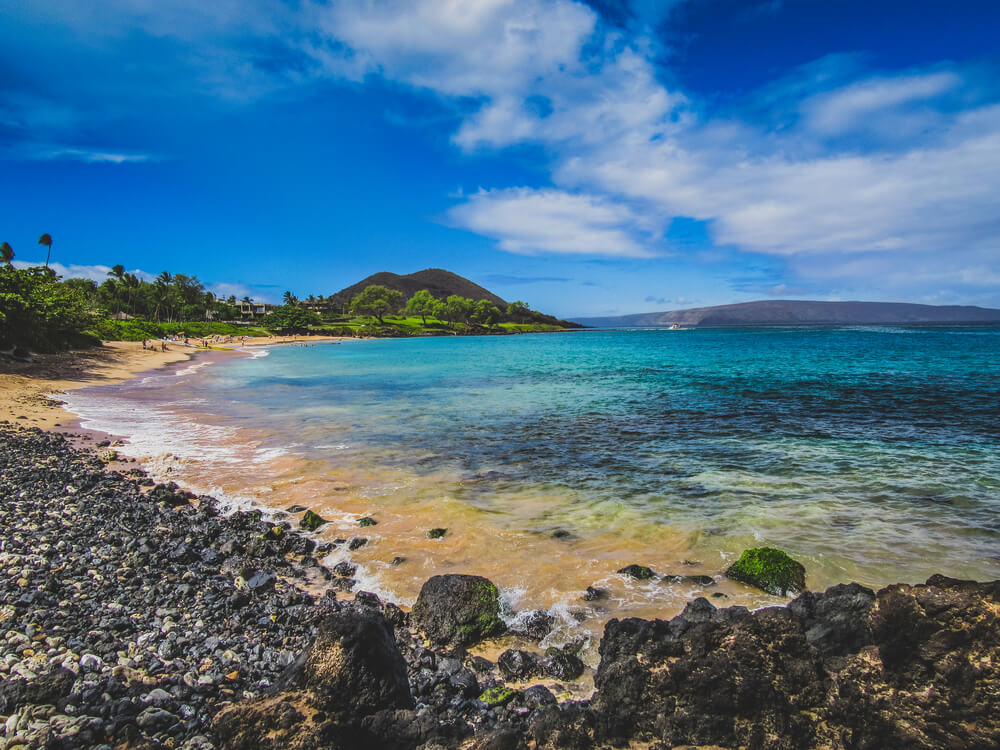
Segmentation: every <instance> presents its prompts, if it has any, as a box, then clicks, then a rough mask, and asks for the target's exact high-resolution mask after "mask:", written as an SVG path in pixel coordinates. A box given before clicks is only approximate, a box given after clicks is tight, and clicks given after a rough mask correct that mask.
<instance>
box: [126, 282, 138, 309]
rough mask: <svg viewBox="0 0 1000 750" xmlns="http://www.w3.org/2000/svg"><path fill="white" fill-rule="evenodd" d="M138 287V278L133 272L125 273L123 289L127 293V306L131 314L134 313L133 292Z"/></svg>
mask: <svg viewBox="0 0 1000 750" xmlns="http://www.w3.org/2000/svg"><path fill="white" fill-rule="evenodd" d="M138 289H139V279H138V278H137V277H136V276H135V274H131V273H127V274H125V291H126V292H127V293H128V307H129V310H130V311H131V313H132V315H135V293H136V291H138Z"/></svg>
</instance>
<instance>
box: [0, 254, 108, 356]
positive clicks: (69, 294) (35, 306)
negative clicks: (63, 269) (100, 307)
mask: <svg viewBox="0 0 1000 750" xmlns="http://www.w3.org/2000/svg"><path fill="white" fill-rule="evenodd" d="M7 248H8V249H9V248H10V245H7ZM4 255H5V256H6V252H5V253H4ZM10 258H11V259H13V252H12V251H11V254H10ZM92 317H93V316H92V313H91V311H90V308H89V306H88V304H87V300H86V298H85V297H84V295H83V294H82V293H81V292H80V290H79V289H76V288H74V287H72V286H70V285H68V284H65V283H62V282H60V281H59V277H58V276H56V275H55V273H53V272H52V271H51V270H50V269H48V268H43V267H36V268H24V269H19V268H14V267H13V266H12V265H11V264H10V262H9V261H8V262H6V263H4V265H3V266H0V348H3V349H14V350H15V351H17V350H18V349H35V350H40V351H54V350H57V349H65V348H67V347H70V346H85V345H91V344H93V343H96V342H97V340H96V339H95V338H94V337H92V336H88V335H87V334H86V333H84V331H85V330H86V328H87V327H88V325H89V324H90V322H91V320H92Z"/></svg>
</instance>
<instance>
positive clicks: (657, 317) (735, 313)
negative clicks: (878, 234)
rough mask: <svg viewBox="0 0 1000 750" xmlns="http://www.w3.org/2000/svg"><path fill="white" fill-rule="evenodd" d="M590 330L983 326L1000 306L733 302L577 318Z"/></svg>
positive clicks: (998, 317)
mask: <svg viewBox="0 0 1000 750" xmlns="http://www.w3.org/2000/svg"><path fill="white" fill-rule="evenodd" d="M575 322H577V323H580V324H582V325H585V326H591V327H594V328H669V327H671V326H679V327H682V328H713V327H741V326H824V325H985V324H991V323H1000V310H995V309H991V308H986V307H973V306H960V305H916V304H909V303H905V302H814V301H809V300H759V301H757V302H741V303H739V304H735V305H717V306H715V307H692V308H688V309H686V310H670V311H667V312H652V313H637V314H635V315H618V316H614V317H603V318H576V319H575Z"/></svg>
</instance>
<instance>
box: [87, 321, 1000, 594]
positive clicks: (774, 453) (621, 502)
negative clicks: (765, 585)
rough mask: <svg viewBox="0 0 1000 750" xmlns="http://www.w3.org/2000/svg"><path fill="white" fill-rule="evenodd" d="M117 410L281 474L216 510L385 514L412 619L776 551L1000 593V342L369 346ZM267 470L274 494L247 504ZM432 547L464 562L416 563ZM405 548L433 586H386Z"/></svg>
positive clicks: (272, 353) (291, 360) (978, 337)
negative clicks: (468, 600) (430, 593)
mask: <svg viewBox="0 0 1000 750" xmlns="http://www.w3.org/2000/svg"><path fill="white" fill-rule="evenodd" d="M189 369H190V368H189ZM115 398H117V399H122V398H124V399H133V400H141V402H142V403H143V404H145V406H144V409H146V410H147V413H149V412H150V411H151V410H152V411H155V410H157V409H160V410H162V409H168V410H170V411H171V413H172V415H173V417H172V418H175V419H176V418H180V417H183V418H184V419H187V420H189V421H196V422H201V423H204V425H206V429H208V428H209V427H211V428H212V429H214V430H221V429H232V430H236V431H237V433H238V435H241V436H242V437H241V438H240V439H242V440H244V442H246V441H249V440H251V437H252V443H253V445H254V446H255V449H256V450H257V451H258V453H257V454H255V455H258V456H260V455H264V454H265V453H266V455H268V456H271V457H274V456H280V457H282V458H281V460H277V459H275V460H272V459H270V458H269V459H267V460H264V459H255V461H256V463H254V464H253V465H252V466H248V465H245V464H240V460H241V459H240V458H239V455H240V454H238V452H237V453H236V454H234V455H236V458H233V457H232V456H230V457H229V460H230V463H235V467H236V470H235V471H233V472H230V474H228V475H227V478H226V480H225V481H224V482H223V481H221V480H220V482H219V483H218V485H219V486H217V487H215V489H219V487H221V488H222V489H223V490H226V491H229V492H236V491H237V490H239V491H242V492H246V493H249V494H256V495H257V496H258V497H260V496H261V495H260V490H261V488H260V481H259V480H260V477H259V476H257V475H259V474H260V473H262V472H264V473H266V472H268V471H270V472H272V473H273V478H274V479H275V481H274V482H271V483H270V484H268V485H267V486H266V487H265V488H264V490H265V491H266V492H265V494H266V496H265V497H264V500H265V501H266V502H269V503H271V504H272V505H274V506H275V507H284V506H285V505H287V504H288V503H289V502H291V500H290V498H295V499H296V501H303V500H304V501H305V502H304V503H303V504H310V502H311V503H313V504H315V503H322V505H323V507H324V508H326V509H327V510H328V511H329V512H334V511H336V510H338V509H339V510H343V511H344V512H345V513H347V516H346V517H345V519H346V520H345V519H341V523H340V527H339V529H340V531H339V533H346V531H345V530H349V528H350V525H351V524H353V523H354V519H356V518H357V516H358V515H360V514H362V513H368V512H370V513H373V514H375V515H376V517H378V518H379V519H380V524H381V525H380V526H378V527H374V530H375V531H378V532H379V535H376V537H375V541H376V542H377V543H373V544H372V545H369V547H367V548H365V549H363V550H362V551H360V552H359V553H358V556H357V558H358V559H359V560H360V561H362V562H365V561H367V562H369V563H370V566H369V570H370V571H371V573H372V576H373V581H375V582H376V583H378V582H381V583H382V584H384V585H385V586H386V587H387V588H389V589H390V590H392V591H393V592H394V593H395V594H397V595H400V596H402V598H404V599H405V598H406V597H407V596H410V597H411V598H412V593H413V589H414V587H416V586H418V582H419V581H420V580H423V579H424V578H426V574H428V573H431V572H437V571H439V570H446V569H452V568H454V567H460V566H462V565H465V566H466V567H468V566H470V565H471V566H474V567H475V566H478V567H479V568H480V570H477V571H476V572H486V573H491V574H493V575H495V576H500V577H501V578H503V577H504V574H505V573H507V574H509V575H508V579H509V580H505V581H504V583H505V585H508V586H510V587H513V588H518V589H520V590H522V591H524V592H526V593H525V594H524V596H525V597H526V599H527V600H537V599H543V600H546V601H549V602H552V601H556V600H560V597H562V598H563V599H566V600H567V601H568V600H569V598H571V597H570V593H569V592H572V591H579V590H580V588H579V587H580V586H583V585H587V584H589V583H592V582H594V581H596V580H605V581H609V580H610V581H612V582H614V581H615V580H617V579H615V578H614V576H613V571H614V569H615V568H614V566H615V565H618V563H619V562H621V563H624V562H640V563H647V564H649V563H652V564H654V568H658V569H659V570H660V571H661V572H664V569H665V568H666V569H668V570H667V571H666V572H686V570H676V569H673V570H670V568H677V567H679V566H681V565H682V564H683V562H684V561H685V560H687V562H688V563H692V562H693V563H696V564H697V565H696V568H697V570H698V572H702V571H704V572H708V573H710V574H716V573H718V572H719V571H720V570H721V569H722V568H723V567H724V565H725V564H727V563H728V561H730V560H732V559H733V557H734V556H735V555H738V554H739V551H740V550H742V549H743V548H745V547H748V546H752V545H760V544H768V545H773V546H778V547H781V548H783V549H785V550H787V551H788V552H789V553H791V554H792V555H793V556H795V557H796V558H798V559H801V560H802V561H803V562H804V563H805V564H806V566H807V569H808V571H809V582H810V585H811V586H812V587H813V588H822V587H824V586H827V585H831V584H833V583H837V582H840V581H844V580H858V581H861V582H862V583H865V584H868V585H871V586H880V585H884V584H887V583H890V582H895V581H897V580H903V581H919V580H922V579H924V578H926V577H927V576H929V575H931V574H933V573H936V572H942V573H945V574H949V575H954V576H959V577H974V578H979V579H992V578H998V577H1000V515H998V511H1000V450H998V449H1000V331H998V330H997V329H894V328H841V329H760V330H691V331H662V330H661V331H589V332H581V333H572V334H553V335H524V336H504V337H499V336H498V337H476V338H421V339H404V340H372V341H347V342H344V343H342V344H339V345H331V344H317V345H315V346H308V347H299V346H286V347H274V348H272V349H270V350H269V353H268V356H266V357H258V358H253V359H251V358H230V359H229V360H227V361H225V362H219V361H217V362H215V363H214V364H212V365H211V366H207V367H204V368H202V369H200V370H198V371H197V372H194V371H192V372H191V374H189V375H185V376H184V377H177V376H176V375H174V374H169V375H161V376H157V377H153V378H147V379H146V380H145V381H143V382H141V383H134V384H132V385H131V386H127V387H125V388H124V389H119V390H118V391H117V392H116V393H115ZM85 406H86V405H84V407H85ZM91 406H92V407H93V406H94V404H91ZM104 406H105V408H107V404H105V405H104ZM119 413H120V409H119ZM157 429H159V428H157ZM125 432H128V430H125ZM157 434H158V435H159V437H156V440H160V441H165V438H163V437H162V435H163V433H162V430H161V431H160V432H159V433H157ZM234 434H236V433H234ZM212 435H215V436H216V437H212ZM131 437H132V438H133V440H134V441H135V442H136V443H137V444H138V443H141V442H142V441H141V440H140V436H139V435H138V434H137V431H136V430H135V429H133V431H132V433H131ZM209 438H211V439H217V434H216V433H209ZM233 439H234V440H236V439H237V438H235V437H234V438H233ZM148 442H149V441H148V440H147V446H148ZM167 443H169V441H166V442H164V444H165V445H166V444H167ZM145 450H146V453H147V454H148V453H149V452H150V450H149V448H148V447H147V448H146V449H145ZM171 450H174V451H175V453H176V446H173V447H172V448H171ZM261 451H263V452H264V453H260V452H261ZM282 460H283V461H284V462H285V463H282V462H281V461H282ZM209 468H211V466H206V465H205V464H204V463H202V464H199V467H198V469H197V471H198V472H201V474H202V475H204V474H205V472H206V471H207V470H208V469H209ZM250 469H252V470H253V471H252V472H250V473H255V477H254V482H255V483H256V484H254V486H250V484H253V483H248V485H247V487H242V488H241V487H239V481H237V478H238V477H239V476H247V475H248V472H249V471H250ZM176 471H177V472H178V474H177V475H178V476H183V473H184V467H183V466H181V467H177V468H176ZM191 471H192V472H193V471H194V469H192V470H191ZM351 514H354V515H351ZM378 514H382V515H381V516H380V515H378ZM383 518H384V523H383V522H382V519H383ZM436 525H440V526H448V527H449V528H450V529H452V530H453V531H452V534H450V541H448V542H447V544H451V545H452V546H450V547H449V546H441V547H435V546H434V545H433V544H429V543H426V542H425V541H420V542H419V543H418V542H417V541H415V540H417V539H420V540H423V535H422V529H424V528H426V527H429V526H436ZM407 534H409V536H410V537H412V538H413V540H411V541H409V542H406V541H405V540H404V537H405V536H406V535H407ZM553 534H556V537H553ZM463 540H464V543H463ZM400 549H405V551H406V554H407V555H408V556H410V557H411V558H414V557H419V558H420V560H421V562H420V564H419V565H418V566H414V567H413V568H411V569H409V570H405V569H404V570H401V571H396V570H390V569H389V568H387V567H384V566H382V563H383V562H384V561H385V559H387V558H389V557H391V553H395V552H397V551H398V550H400ZM515 558H516V559H515ZM450 566H451V567H450ZM404 568H405V566H404ZM483 568H485V569H483ZM549 568H552V570H549ZM560 570H561V572H560ZM567 571H574V572H573V573H570V572H567ZM577 573H578V575H577ZM602 575H604V578H602ZM609 575H610V578H608V577H607V576H609ZM407 576H409V578H408V577H407ZM567 579H568V580H567ZM620 583H621V586H623V587H626V588H627V587H628V586H631V584H630V583H628V582H620ZM533 587H536V588H539V589H544V592H542V593H537V595H535V594H533V593H532V588H533ZM722 590H725V591H728V592H729V594H730V596H731V597H737V598H738V597H740V596H746V597H752V595H751V594H750V593H748V592H744V591H743V590H742V589H741V588H739V587H737V588H736V589H733V588H725V589H722ZM633 593H634V592H633ZM680 593H681V594H685V595H686V594H689V593H690V592H689V591H685V592H680ZM642 596H644V597H646V599H647V600H648V599H650V597H652V598H653V599H654V600H656V601H658V602H661V603H662V601H663V597H664V595H663V593H662V589H655V590H643V593H642ZM533 597H534V598H533ZM627 598H628V597H626V596H625V594H622V601H625V599H627ZM640 598H641V597H640ZM630 601H631V600H630ZM753 601H755V602H756V601H760V600H757V599H754V600H753Z"/></svg>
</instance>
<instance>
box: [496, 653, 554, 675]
mask: <svg viewBox="0 0 1000 750" xmlns="http://www.w3.org/2000/svg"><path fill="white" fill-rule="evenodd" d="M497 666H499V667H500V674H502V675H503V678H504V679H505V680H507V681H508V682H523V681H524V680H530V679H531V678H532V677H540V676H542V675H543V674H545V669H544V667H543V666H542V661H541V659H539V658H538V655H537V654H533V653H531V652H530V651H519V650H517V649H508V650H507V651H504V652H503V653H502V654H500V658H499V659H497Z"/></svg>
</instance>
